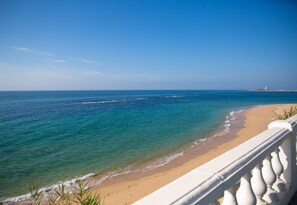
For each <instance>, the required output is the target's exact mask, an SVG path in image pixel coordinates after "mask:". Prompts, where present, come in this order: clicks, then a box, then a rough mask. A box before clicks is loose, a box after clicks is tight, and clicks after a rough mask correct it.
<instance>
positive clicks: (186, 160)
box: [91, 104, 297, 205]
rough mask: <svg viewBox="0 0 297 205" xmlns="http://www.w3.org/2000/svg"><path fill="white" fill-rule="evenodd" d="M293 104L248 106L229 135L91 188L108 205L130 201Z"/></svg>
mask: <svg viewBox="0 0 297 205" xmlns="http://www.w3.org/2000/svg"><path fill="white" fill-rule="evenodd" d="M292 106H297V104H277V105H264V106H258V107H255V108H251V109H248V110H247V111H245V112H244V114H243V115H242V119H238V121H237V122H236V127H234V128H233V129H232V130H231V132H230V133H228V134H227V135H224V136H218V137H215V139H213V140H208V141H205V142H203V143H201V144H200V145H199V146H196V147H195V148H193V149H191V150H189V151H186V152H185V153H184V155H183V156H182V157H178V158H176V159H175V160H173V161H171V162H170V163H168V164H166V165H164V166H161V167H158V168H156V169H153V170H151V171H146V172H142V171H138V172H131V173H128V174H124V175H119V176H116V177H112V178H110V179H107V180H106V181H104V182H103V183H101V184H100V185H96V186H94V187H92V188H91V191H92V192H100V193H101V196H102V197H103V198H104V201H105V205H124V204H125V205H126V204H131V203H133V202H135V201H137V200H139V199H141V198H142V197H144V196H146V195H148V194H149V193H151V192H153V191H155V190H157V189H158V188H160V187H162V186H164V185H166V184H168V183H169V182H171V181H173V180H175V179H177V178H179V177H181V176H182V175H184V174H186V173H187V172H189V171H191V170H192V169H195V168H196V167H198V166H200V165H202V164H204V163H206V162H208V161H209V160H211V159H213V158H215V157H217V156H219V155H220V154H222V153H224V152H226V151H228V150H230V149H232V148H234V147H236V146H237V145H239V144H241V143H243V142H245V141H247V140H248V139H250V138H252V137H254V136H255V135H257V134H259V133H260V132H262V131H264V130H266V129H267V126H268V124H269V123H270V122H272V121H274V120H275V119H276V118H277V115H279V114H282V113H283V111H284V110H288V109H290V108H291V107H292ZM240 122H241V123H240Z"/></svg>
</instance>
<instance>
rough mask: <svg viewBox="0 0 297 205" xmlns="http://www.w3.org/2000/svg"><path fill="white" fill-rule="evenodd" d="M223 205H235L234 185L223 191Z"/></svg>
mask: <svg viewBox="0 0 297 205" xmlns="http://www.w3.org/2000/svg"><path fill="white" fill-rule="evenodd" d="M223 205H237V200H236V184H235V185H234V186H231V187H230V188H229V189H227V190H225V191H224V201H223Z"/></svg>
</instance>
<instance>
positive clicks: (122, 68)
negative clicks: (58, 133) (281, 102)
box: [0, 0, 297, 90]
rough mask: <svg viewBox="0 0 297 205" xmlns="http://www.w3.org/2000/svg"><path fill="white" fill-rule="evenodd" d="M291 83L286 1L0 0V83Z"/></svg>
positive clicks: (293, 35) (293, 45) (292, 13)
mask: <svg viewBox="0 0 297 205" xmlns="http://www.w3.org/2000/svg"><path fill="white" fill-rule="evenodd" d="M265 85H267V86H269V87H270V88H273V89H297V2H296V1H294V0H291V1H290V0H247V1H245V0H236V1H235V0H234V1H228V0H217V1H212V0H205V1H203V0H195V1H194V0H192V1H190V0H180V1H176V0H119V1H114V0H106V1H86V0H81V1H75V0H69V1H62V0H56V1H54V0H50V1H47V0H42V1H40V0H36V1H32V0H26V1H25V0H18V1H16V0H0V90H72V89H74V90H82V89H92V90H93V89H98V90H100V89H255V88H260V87H261V88H262V87H264V86H265Z"/></svg>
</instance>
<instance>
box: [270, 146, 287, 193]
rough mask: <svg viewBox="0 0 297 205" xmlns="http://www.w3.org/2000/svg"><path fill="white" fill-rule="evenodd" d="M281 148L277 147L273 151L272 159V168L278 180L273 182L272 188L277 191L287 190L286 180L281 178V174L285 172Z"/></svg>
mask: <svg viewBox="0 0 297 205" xmlns="http://www.w3.org/2000/svg"><path fill="white" fill-rule="evenodd" d="M279 151H280V150H279V148H278V147H277V148H276V149H275V151H274V152H272V153H271V156H272V160H271V164H272V168H273V170H274V172H275V175H276V182H275V183H274V184H273V186H272V188H273V189H274V190H276V191H277V192H285V191H286V186H285V183H284V181H283V180H282V179H281V174H282V173H283V170H284V169H283V165H282V163H281V161H280V158H279Z"/></svg>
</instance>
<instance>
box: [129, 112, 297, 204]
mask: <svg viewBox="0 0 297 205" xmlns="http://www.w3.org/2000/svg"><path fill="white" fill-rule="evenodd" d="M296 136H297V115H295V116H293V117H291V118H289V119H288V120H282V121H279V120H278V121H274V122H272V123H270V124H269V129H267V130H266V131H264V132H262V133H260V134H259V135H257V136H255V137H253V138H252V139H250V140H248V141H246V142H244V143H242V144H241V145H239V146H237V147H235V148H233V149H232V150H230V151H228V152H226V153H224V154H222V155H220V156H218V157H217V158H215V159H213V160H211V161H209V162H207V163H205V164H204V165H202V166H200V167H197V168H196V169H194V170H192V171H190V172H189V173H187V174H185V175H184V176H182V177H180V178H178V179H176V180H174V181H173V182H171V183H169V184H168V185H166V186H164V187H162V188H160V189H159V190H157V191H155V192H153V193H151V194H150V195H148V196H146V197H144V198H143V199H141V200H139V201H137V202H135V203H134V205H152V204H157V205H169V204H170V205H205V204H211V205H218V204H223V205H266V204H273V205H274V204H279V205H286V204H288V202H289V201H290V199H291V198H292V196H293V195H294V193H295V192H296V190H297V169H296ZM238 182H239V184H238ZM238 185H239V186H238ZM221 197H223V198H221Z"/></svg>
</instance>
